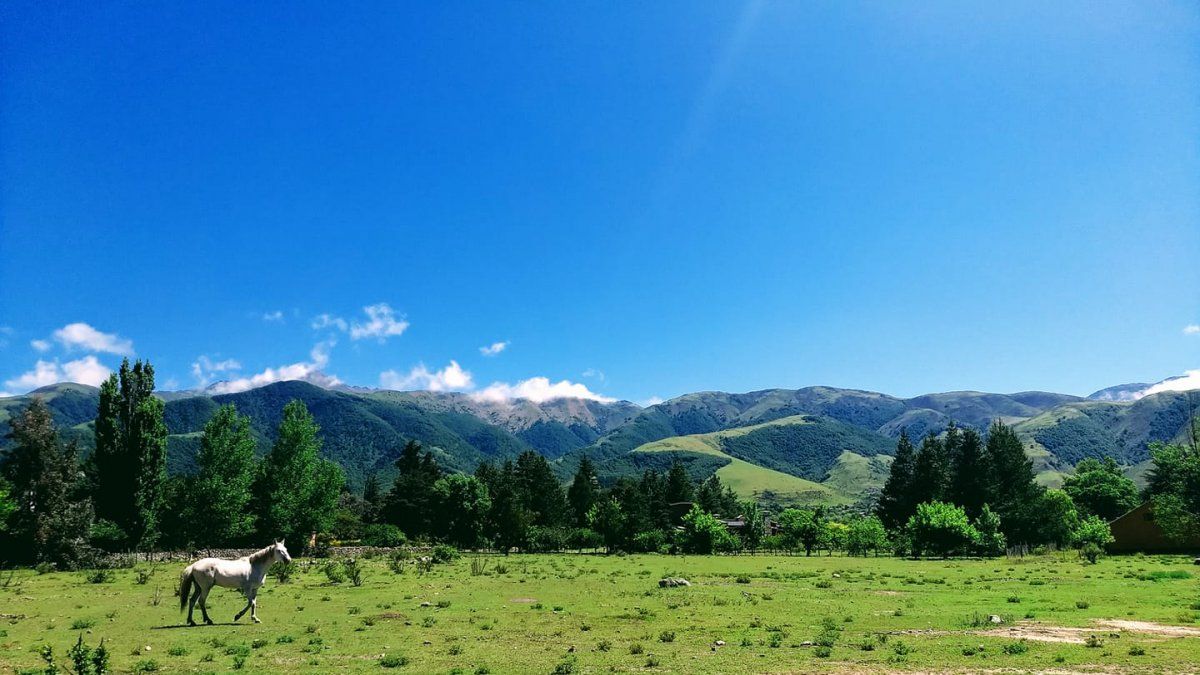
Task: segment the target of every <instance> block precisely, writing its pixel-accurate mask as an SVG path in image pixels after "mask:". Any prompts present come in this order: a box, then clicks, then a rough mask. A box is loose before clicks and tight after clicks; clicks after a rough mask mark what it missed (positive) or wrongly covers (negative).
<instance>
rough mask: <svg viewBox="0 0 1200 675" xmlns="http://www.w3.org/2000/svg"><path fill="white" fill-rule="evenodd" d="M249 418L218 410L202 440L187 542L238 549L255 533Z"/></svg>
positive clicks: (229, 408)
mask: <svg viewBox="0 0 1200 675" xmlns="http://www.w3.org/2000/svg"><path fill="white" fill-rule="evenodd" d="M254 449H255V443H254V437H253V436H252V435H251V432H250V418H249V417H246V416H244V415H239V414H238V412H237V408H236V407H234V405H233V404H232V403H231V404H229V405H225V406H221V407H220V408H218V409H217V411H216V412H215V413H213V416H212V418H211V419H209V420H208V423H207V424H205V425H204V431H203V432H202V434H201V435H200V453H199V454H198V455H197V456H196V463H197V464H198V465H199V470H198V472H197V473H196V477H195V479H194V480H193V481H192V483H191V489H190V490H189V492H190V497H189V499H188V511H189V512H190V513H189V517H188V519H187V521H188V522H189V523H190V524H192V526H193V528H198V529H193V531H192V534H191V538H192V541H193V542H195V543H204V544H206V545H209V546H228V545H233V544H240V543H243V542H244V541H245V539H246V538H247V536H248V535H250V533H251V532H253V531H254V514H253V513H252V512H251V510H250V508H249V506H250V502H251V498H252V496H253V491H252V490H253V487H254V479H255V477H256V474H257V466H256V462H255V459H254Z"/></svg>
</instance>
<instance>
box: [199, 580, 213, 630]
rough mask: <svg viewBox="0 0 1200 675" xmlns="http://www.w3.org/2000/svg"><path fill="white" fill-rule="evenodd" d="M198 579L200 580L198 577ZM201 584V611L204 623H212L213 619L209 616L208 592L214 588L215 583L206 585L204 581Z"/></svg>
mask: <svg viewBox="0 0 1200 675" xmlns="http://www.w3.org/2000/svg"><path fill="white" fill-rule="evenodd" d="M197 581H200V580H199V579H197ZM199 586H200V613H201V614H203V615H204V623H206V624H208V625H210V626H211V625H212V622H213V620H212V619H210V618H208V592H209V591H211V590H212V587H213V585H212V584H211V583H210V584H209V585H208V586H205V585H204V584H203V583H200V584H199Z"/></svg>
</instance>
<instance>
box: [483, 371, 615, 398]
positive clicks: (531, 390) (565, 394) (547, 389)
mask: <svg viewBox="0 0 1200 675" xmlns="http://www.w3.org/2000/svg"><path fill="white" fill-rule="evenodd" d="M472 396H474V397H475V398H476V399H478V400H481V401H492V402H496V403H500V402H504V401H510V400H512V399H515V398H523V399H528V400H530V401H533V402H534V403H542V402H545V401H552V400H554V399H559V398H581V399H587V400H590V401H600V402H603V403H611V402H613V401H615V400H616V399H615V398H609V397H607V396H602V395H600V394H597V393H595V392H593V391H591V390H589V389H588V388H587V386H586V385H583V384H579V383H578V382H569V381H567V380H561V381H559V382H553V383H552V382H550V379H549V378H546V377H531V378H529V379H528V380H521V381H520V382H518V383H516V384H508V383H506V382H494V383H492V384H491V385H489V386H488V387H487V388H486V389H483V390H482V391H479V392H477V393H475V394H472Z"/></svg>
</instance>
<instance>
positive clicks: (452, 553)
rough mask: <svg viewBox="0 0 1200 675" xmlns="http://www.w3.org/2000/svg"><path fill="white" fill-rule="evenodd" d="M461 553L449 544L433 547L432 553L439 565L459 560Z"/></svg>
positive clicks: (434, 560) (431, 555)
mask: <svg viewBox="0 0 1200 675" xmlns="http://www.w3.org/2000/svg"><path fill="white" fill-rule="evenodd" d="M459 555H460V554H459V552H458V549H456V548H454V547H453V546H450V545H448V544H438V545H437V546H434V547H433V551H432V552H431V553H430V557H431V558H432V559H433V562H435V563H437V564H439V565H442V564H445V563H449V562H454V561H455V560H458V557H459Z"/></svg>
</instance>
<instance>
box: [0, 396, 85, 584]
mask: <svg viewBox="0 0 1200 675" xmlns="http://www.w3.org/2000/svg"><path fill="white" fill-rule="evenodd" d="M9 426H10V428H11V432H10V433H9V436H8V437H9V438H10V439H11V440H12V441H13V446H12V448H11V449H10V450H9V453H8V455H7V457H5V461H4V464H3V473H4V478H5V479H7V480H8V481H9V484H10V485H11V490H12V493H11V497H10V498H11V501H12V503H13V506H15V509H14V510H13V512H12V513H11V516H10V518H9V521H8V522H9V527H10V529H11V530H12V534H13V536H14V538H15V543H16V545H15V546H12V547H6V548H10V549H11V550H10V551H5V553H4V554H2V555H3V557H5V558H7V557H9V556H10V555H12V556H14V557H16V558H17V559H21V558H22V557H24V558H25V561H26V562H27V561H29V559H30V558H32V559H35V560H39V561H43V562H52V563H56V564H59V565H62V566H65V567H75V566H78V565H79V564H81V563H82V562H84V560H85V558H86V557H87V556H88V554H89V547H88V545H87V541H88V535H89V533H90V530H91V525H92V503H91V500H90V499H88V498H87V496H86V495H85V494H84V493H83V489H82V485H80V481H79V469H78V468H77V466H76V463H75V457H76V456H77V455H76V448H75V447H74V446H70V447H67V448H64V447H63V446H62V443H61V442H60V440H59V436H58V429H56V428H55V426H54V421H53V420H52V419H51V416H50V409H49V408H47V407H46V404H45V403H44V402H43V401H42V399H41V398H40V397H34V399H33V401H31V402H30V403H29V405H28V406H26V407H25V409H24V410H22V411H21V412H20V413H19V414H17V415H16V416H15V417H14V418H13V419H11V420H10V421H9Z"/></svg>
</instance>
